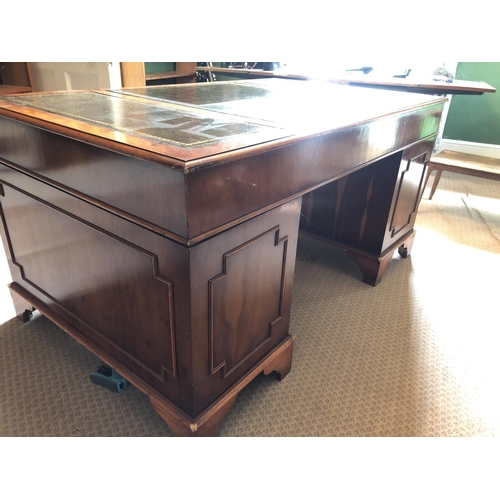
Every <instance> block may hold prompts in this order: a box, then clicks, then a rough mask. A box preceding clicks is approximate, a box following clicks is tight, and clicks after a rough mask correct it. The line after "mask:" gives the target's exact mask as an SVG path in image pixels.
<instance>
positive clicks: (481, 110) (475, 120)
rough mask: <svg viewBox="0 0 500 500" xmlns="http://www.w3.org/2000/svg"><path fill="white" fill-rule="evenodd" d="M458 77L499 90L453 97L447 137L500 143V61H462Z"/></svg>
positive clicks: (446, 128)
mask: <svg viewBox="0 0 500 500" xmlns="http://www.w3.org/2000/svg"><path fill="white" fill-rule="evenodd" d="M455 78H456V79H457V80H472V81H482V82H486V83H488V84H489V85H491V86H492V87H495V88H496V89H497V92H496V93H494V94H483V95H480V96H467V95H455V96H453V98H452V99H451V103H450V110H449V112H448V117H447V119H446V124H445V127H444V132H443V139H453V140H460V141H468V142H480V143H482V144H496V145H500V62H460V63H458V66H457V71H456V75H455Z"/></svg>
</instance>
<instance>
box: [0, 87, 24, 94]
mask: <svg viewBox="0 0 500 500" xmlns="http://www.w3.org/2000/svg"><path fill="white" fill-rule="evenodd" d="M25 92H31V87H20V86H19V85H0V95H8V94H24V93H25Z"/></svg>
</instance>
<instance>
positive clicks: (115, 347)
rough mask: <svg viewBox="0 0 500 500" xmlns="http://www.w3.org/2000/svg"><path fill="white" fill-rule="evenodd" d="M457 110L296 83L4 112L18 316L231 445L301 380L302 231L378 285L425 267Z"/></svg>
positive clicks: (1, 128)
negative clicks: (62, 337) (421, 263)
mask: <svg viewBox="0 0 500 500" xmlns="http://www.w3.org/2000/svg"><path fill="white" fill-rule="evenodd" d="M444 103H445V99H444V98H439V97H432V96H424V95H417V94H406V93H396V92H389V91H383V90H372V89H362V88H351V87H347V86H339V85H334V84H331V83H322V82H311V81H293V80H281V79H276V80H274V79H266V80H251V81H238V82H220V83H203V84H187V85H177V86H165V87H146V88H137V89H122V90H119V91H104V90H103V91H72V92H53V93H40V94H30V95H24V96H6V97H3V98H2V99H0V201H1V219H2V237H3V240H4V245H5V248H6V249H7V253H8V259H9V265H10V270H11V273H12V278H13V281H12V283H11V284H10V288H11V291H12V292H13V293H14V294H15V295H16V297H18V298H19V299H20V302H21V305H19V303H20V302H19V300H18V309H19V308H20V309H19V311H18V312H19V313H21V312H22V306H23V305H24V304H26V307H34V308H36V309H38V310H39V311H40V312H41V313H42V314H44V315H45V316H46V317H48V318H49V319H50V320H52V321H53V322H54V323H56V324H57V325H59V326H60V327H61V328H62V329H63V330H65V331H66V332H68V333H69V334H71V335H72V336H73V337H74V338H76V339H77V340H78V341H79V342H81V343H82V344H83V345H85V346H86V347H87V348H88V349H90V350H91V351H92V352H94V353H95V354H96V355H97V356H99V357H100V358H101V359H102V360H103V361H104V362H105V363H107V364H109V365H110V366H112V367H114V368H116V369H117V371H118V372H119V373H121V374H122V375H123V376H124V377H125V378H127V379H128V380H129V381H130V382H131V383H132V384H134V385H135V386H136V387H138V388H139V389H140V390H141V391H143V392H145V393H146V394H147V395H148V396H149V398H150V400H151V403H152V404H153V406H154V408H155V409H156V410H157V411H158V413H159V414H160V415H161V416H162V418H163V419H164V420H165V421H166V422H167V424H168V425H169V427H170V428H171V430H172V431H173V432H174V434H176V435H180V436H186V435H213V434H215V432H216V430H217V428H218V425H219V423H220V421H221V419H222V418H223V417H224V415H225V414H226V413H227V412H228V411H229V410H230V408H231V406H232V405H233V404H234V402H235V400H236V397H237V395H238V392H239V391H240V390H241V389H242V388H243V387H244V386H245V385H247V384H248V383H249V382H250V381H251V380H252V379H253V378H254V377H256V376H257V375H258V374H259V373H261V372H264V373H265V374H269V373H271V372H276V373H277V375H278V377H284V376H285V375H286V374H287V373H288V372H289V370H290V368H291V363H292V347H293V337H291V336H290V335H289V333H288V329H289V322H290V310H291V298H292V283H293V276H294V264H295V252H296V244H297V236H298V231H299V225H300V226H301V228H302V230H304V231H307V232H308V233H309V234H312V235H314V236H316V237H318V238H321V239H323V240H325V241H329V242H331V243H333V244H336V245H340V246H341V247H343V248H345V249H346V250H347V254H348V256H350V257H351V258H352V259H353V260H354V261H355V262H356V263H357V264H358V265H359V267H360V269H361V270H362V272H363V275H364V278H363V279H364V281H366V282H367V283H370V284H372V285H375V284H377V283H378V282H379V281H380V278H381V276H382V274H383V271H384V269H385V266H386V265H387V263H388V261H389V260H390V258H391V256H392V254H393V252H394V251H395V250H396V249H399V251H400V253H401V254H402V255H403V256H406V255H407V253H408V252H409V250H410V248H411V242H412V240H413V237H414V229H413V224H414V220H415V217H416V211H417V208H418V203H419V200H420V198H421V192H422V189H423V187H424V181H425V173H426V162H427V161H428V160H429V158H430V155H431V152H432V147H433V143H434V140H435V137H436V133H437V131H438V126H439V120H440V116H441V112H442V109H443V105H444ZM28 305H29V306H28Z"/></svg>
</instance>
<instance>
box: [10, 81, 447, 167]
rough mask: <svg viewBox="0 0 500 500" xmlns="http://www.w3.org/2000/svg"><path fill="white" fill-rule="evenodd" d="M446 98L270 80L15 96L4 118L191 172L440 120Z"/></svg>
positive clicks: (317, 83) (318, 83) (321, 83)
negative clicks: (396, 122) (412, 118)
mask: <svg viewBox="0 0 500 500" xmlns="http://www.w3.org/2000/svg"><path fill="white" fill-rule="evenodd" d="M444 100H445V98H442V97H435V96H432V97H431V96H424V95H419V94H407V93H403V92H401V93H399V92H398V93H396V92H387V91H385V90H373V89H360V88H353V87H348V86H345V85H336V84H333V83H328V82H314V81H298V80H297V81H294V80H282V79H263V80H248V81H245V80H241V81H235V82H216V83H202V84H200V83H197V84H185V85H169V86H157V87H144V88H136V89H122V90H117V91H71V92H67V91H63V92H46V93H36V94H30V95H23V96H8V97H3V98H2V99H0V115H5V116H9V117H13V118H16V119H18V120H21V121H25V122H27V123H31V124H33V125H36V126H40V127H42V128H46V129H48V130H52V131H54V132H57V133H61V134H63V135H68V136H69V137H73V138H76V139H80V140H84V141H85V142H90V143H95V144H98V145H102V146H103V147H107V148H109V149H115V150H120V148H121V147H132V148H134V149H135V150H137V149H140V150H143V151H146V152H149V153H152V154H154V155H156V157H155V161H158V160H159V158H158V155H160V156H163V157H164V158H163V161H162V163H164V164H168V165H170V166H173V167H177V168H181V169H183V170H184V171H189V170H190V169H195V168H199V167H200V166H210V165H212V164H214V163H216V162H221V161H228V158H230V159H235V158H241V157H244V156H248V155H249V154H255V151H256V149H257V150H259V151H260V150H270V149H276V148H278V147H281V146H283V145H286V144H289V143H293V142H296V141H298V140H300V139H304V138H308V137H313V136H317V135H322V134H326V133H330V132H332V131H339V130H342V129H348V128H350V127H353V126H357V125H359V124H362V123H367V122H371V121H375V120H379V119H381V118H384V117H391V116H394V115H395V114H402V113H407V114H411V113H412V112H418V110H420V109H422V108H428V107H432V106H436V109H438V108H439V111H437V115H439V113H440V108H441V106H442V103H443V102H444ZM431 128H432V127H431ZM394 132H395V131H394ZM129 151H130V149H129ZM121 152H124V150H123V149H121ZM133 154H134V155H135V154H136V153H135V152H134V153H133Z"/></svg>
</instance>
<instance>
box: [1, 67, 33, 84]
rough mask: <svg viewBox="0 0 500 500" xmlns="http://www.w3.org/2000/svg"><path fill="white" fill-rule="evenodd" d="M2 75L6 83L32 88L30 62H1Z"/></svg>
mask: <svg viewBox="0 0 500 500" xmlns="http://www.w3.org/2000/svg"><path fill="white" fill-rule="evenodd" d="M0 75H1V77H2V82H3V84H4V85H14V86H16V87H28V88H30V89H31V77H30V68H29V63H26V62H4V63H0Z"/></svg>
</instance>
